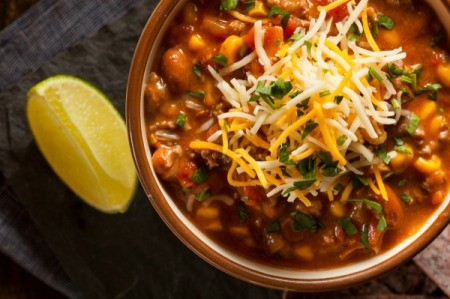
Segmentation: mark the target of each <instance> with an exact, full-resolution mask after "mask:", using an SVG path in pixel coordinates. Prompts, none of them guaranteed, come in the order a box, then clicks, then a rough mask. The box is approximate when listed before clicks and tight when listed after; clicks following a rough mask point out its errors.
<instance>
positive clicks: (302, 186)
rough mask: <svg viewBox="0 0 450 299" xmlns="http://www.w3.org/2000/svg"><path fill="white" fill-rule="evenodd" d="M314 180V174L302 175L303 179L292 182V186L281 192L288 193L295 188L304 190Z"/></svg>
mask: <svg viewBox="0 0 450 299" xmlns="http://www.w3.org/2000/svg"><path fill="white" fill-rule="evenodd" d="M315 181H316V174H315V173H314V175H313V176H311V177H303V180H301V181H296V182H294V187H291V188H288V189H286V190H285V191H284V192H283V194H287V193H290V192H292V191H295V190H306V189H308V188H309V187H311V186H312V185H313V184H314V182H315Z"/></svg>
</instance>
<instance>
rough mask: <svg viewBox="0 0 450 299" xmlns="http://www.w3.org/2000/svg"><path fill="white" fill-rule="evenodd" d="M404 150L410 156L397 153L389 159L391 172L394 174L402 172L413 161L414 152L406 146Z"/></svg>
mask: <svg viewBox="0 0 450 299" xmlns="http://www.w3.org/2000/svg"><path fill="white" fill-rule="evenodd" d="M405 148H406V149H407V150H408V151H409V152H411V154H404V153H397V156H395V158H392V159H391V163H390V165H391V168H392V171H393V172H394V173H396V174H399V173H402V172H404V171H405V170H406V169H407V168H408V167H409V165H411V163H412V161H413V158H414V150H413V149H412V148H411V147H410V146H409V145H407V144H405Z"/></svg>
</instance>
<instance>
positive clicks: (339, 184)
mask: <svg viewBox="0 0 450 299" xmlns="http://www.w3.org/2000/svg"><path fill="white" fill-rule="evenodd" d="M333 190H334V191H337V192H341V191H343V190H344V185H342V184H341V183H338V184H336V186H334V188H333Z"/></svg>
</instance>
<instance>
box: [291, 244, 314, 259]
mask: <svg viewBox="0 0 450 299" xmlns="http://www.w3.org/2000/svg"><path fill="white" fill-rule="evenodd" d="M294 252H295V255H297V256H298V257H299V258H302V259H304V260H307V261H311V260H312V259H313V258H314V252H313V250H312V248H311V247H309V246H298V247H296V248H295V249H294Z"/></svg>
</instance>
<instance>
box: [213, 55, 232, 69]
mask: <svg viewBox="0 0 450 299" xmlns="http://www.w3.org/2000/svg"><path fill="white" fill-rule="evenodd" d="M211 59H212V60H213V61H214V62H215V63H217V64H220V65H221V66H227V63H228V59H227V58H226V57H225V55H223V54H222V53H219V55H215V56H212V57H211Z"/></svg>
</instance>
